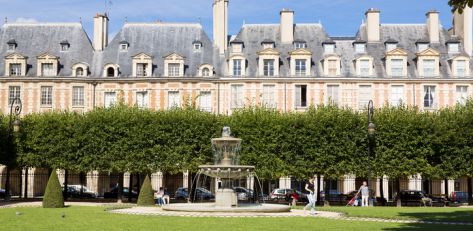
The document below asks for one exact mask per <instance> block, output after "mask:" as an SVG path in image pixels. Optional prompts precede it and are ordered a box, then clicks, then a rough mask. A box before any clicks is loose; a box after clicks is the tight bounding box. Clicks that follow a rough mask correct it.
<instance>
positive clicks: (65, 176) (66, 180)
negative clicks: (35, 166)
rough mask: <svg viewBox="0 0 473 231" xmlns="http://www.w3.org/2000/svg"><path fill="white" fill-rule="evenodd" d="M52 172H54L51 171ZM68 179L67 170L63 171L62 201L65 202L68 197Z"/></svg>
mask: <svg viewBox="0 0 473 231" xmlns="http://www.w3.org/2000/svg"><path fill="white" fill-rule="evenodd" d="M53 171H54V170H53ZM67 178H69V171H68V170H64V192H63V195H64V200H67V198H68V196H69V192H68V191H69V190H67V187H68V185H69V184H68V179H67Z"/></svg>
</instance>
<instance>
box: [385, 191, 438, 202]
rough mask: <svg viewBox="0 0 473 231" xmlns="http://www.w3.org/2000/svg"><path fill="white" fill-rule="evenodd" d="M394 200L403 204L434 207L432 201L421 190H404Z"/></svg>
mask: <svg viewBox="0 0 473 231" xmlns="http://www.w3.org/2000/svg"><path fill="white" fill-rule="evenodd" d="M394 199H395V201H397V200H401V203H402V204H409V203H411V204H416V205H430V206H431V205H432V199H431V198H429V197H427V196H426V195H425V194H424V192H422V191H419V190H402V191H401V192H400V193H399V194H398V195H396V197H395V198H394Z"/></svg>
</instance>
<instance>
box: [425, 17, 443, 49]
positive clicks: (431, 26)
mask: <svg viewBox="0 0 473 231" xmlns="http://www.w3.org/2000/svg"><path fill="white" fill-rule="evenodd" d="M425 15H426V16H427V29H428V30H429V39H430V43H439V42H440V29H439V27H440V22H439V12H437V11H436V10H431V11H429V12H427V14H425Z"/></svg>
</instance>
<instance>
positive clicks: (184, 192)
mask: <svg viewBox="0 0 473 231" xmlns="http://www.w3.org/2000/svg"><path fill="white" fill-rule="evenodd" d="M174 198H175V199H176V200H187V199H188V198H189V190H188V189H187V188H182V187H181V188H178V189H177V190H176V194H174ZM194 199H195V200H213V199H215V195H214V194H213V193H212V192H210V191H209V190H207V189H205V188H196V189H195V195H194Z"/></svg>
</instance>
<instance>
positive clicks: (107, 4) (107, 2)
mask: <svg viewBox="0 0 473 231" xmlns="http://www.w3.org/2000/svg"><path fill="white" fill-rule="evenodd" d="M112 5H113V2H112V0H105V14H106V15H107V16H110V10H111V8H112Z"/></svg>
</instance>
